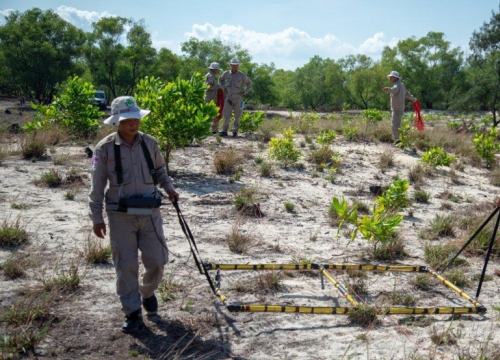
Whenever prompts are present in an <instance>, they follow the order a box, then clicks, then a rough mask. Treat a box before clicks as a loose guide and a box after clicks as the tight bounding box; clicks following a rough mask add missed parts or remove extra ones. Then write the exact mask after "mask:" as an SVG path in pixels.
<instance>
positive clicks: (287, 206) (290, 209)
mask: <svg viewBox="0 0 500 360" xmlns="http://www.w3.org/2000/svg"><path fill="white" fill-rule="evenodd" d="M283 205H284V206H285V209H286V211H288V212H293V210H294V209H295V205H294V203H292V202H290V201H285V202H284V203H283Z"/></svg>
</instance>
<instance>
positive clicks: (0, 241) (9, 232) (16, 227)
mask: <svg viewBox="0 0 500 360" xmlns="http://www.w3.org/2000/svg"><path fill="white" fill-rule="evenodd" d="M29 239H30V235H29V234H28V232H27V231H26V230H25V229H24V227H23V226H22V225H21V222H20V218H19V216H18V217H17V218H16V220H15V221H10V220H9V219H8V218H6V219H4V221H3V222H2V225H1V226H0V247H4V248H13V247H16V246H20V245H23V244H25V243H27V242H28V241H29Z"/></svg>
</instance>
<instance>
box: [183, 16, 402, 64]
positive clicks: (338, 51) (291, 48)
mask: <svg viewBox="0 0 500 360" xmlns="http://www.w3.org/2000/svg"><path fill="white" fill-rule="evenodd" d="M184 35H185V36H186V37H187V38H189V37H194V38H197V39H200V40H211V39H220V40H221V41H222V42H225V43H237V44H240V45H241V46H242V48H244V49H247V50H248V51H249V53H250V55H251V56H252V58H253V60H254V61H256V62H257V63H266V64H269V63H271V62H274V63H275V64H276V65H277V66H278V67H280V68H283V69H287V70H294V69H295V68H297V67H300V66H303V65H304V64H305V63H307V62H308V61H309V59H310V58H312V57H313V56H315V55H318V56H320V57H322V58H327V57H328V58H333V59H338V58H341V57H344V56H346V55H349V54H366V55H369V56H377V55H380V53H381V52H382V49H383V48H384V46H386V45H391V46H393V45H395V44H396V42H397V39H394V38H393V39H391V40H390V41H387V40H386V38H385V35H384V33H382V32H379V33H376V34H375V35H373V36H372V37H371V38H368V39H366V40H365V41H364V42H363V43H362V44H361V45H360V46H358V47H357V46H354V45H352V44H349V43H346V42H342V41H341V40H340V39H338V38H337V37H336V36H335V35H333V34H326V35H325V36H323V37H312V36H311V35H309V34H308V33H306V32H305V31H302V30H299V29H296V28H293V27H290V28H288V29H285V30H283V31H281V32H277V33H271V34H267V33H262V32H256V31H252V30H247V29H245V28H243V27H242V26H234V25H227V24H224V25H221V26H219V27H215V26H213V25H211V24H209V23H206V24H204V25H200V24H195V25H193V26H192V28H191V31H190V32H187V33H185V34H184Z"/></svg>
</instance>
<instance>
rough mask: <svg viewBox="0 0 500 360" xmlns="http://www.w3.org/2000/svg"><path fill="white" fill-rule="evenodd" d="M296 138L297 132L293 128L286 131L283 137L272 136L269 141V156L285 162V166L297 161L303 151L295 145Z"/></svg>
mask: <svg viewBox="0 0 500 360" xmlns="http://www.w3.org/2000/svg"><path fill="white" fill-rule="evenodd" d="M294 138H295V133H294V132H293V130H291V129H289V130H287V131H285V132H284V133H283V137H281V138H272V139H271V141H270V142H269V151H268V154H269V157H270V158H271V159H273V160H277V161H281V162H283V163H284V165H285V166H288V165H291V164H294V163H296V162H297V160H298V159H299V157H300V155H301V152H300V150H297V149H296V148H295V147H294V145H293V139H294Z"/></svg>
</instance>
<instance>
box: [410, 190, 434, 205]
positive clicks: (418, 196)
mask: <svg viewBox="0 0 500 360" xmlns="http://www.w3.org/2000/svg"><path fill="white" fill-rule="evenodd" d="M430 197H431V194H429V193H428V192H426V191H423V190H415V192H414V193H413V199H414V200H415V201H416V202H419V203H424V204H427V203H428V202H429V199H430Z"/></svg>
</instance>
